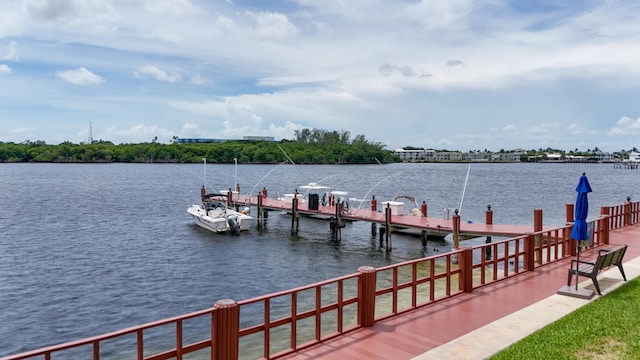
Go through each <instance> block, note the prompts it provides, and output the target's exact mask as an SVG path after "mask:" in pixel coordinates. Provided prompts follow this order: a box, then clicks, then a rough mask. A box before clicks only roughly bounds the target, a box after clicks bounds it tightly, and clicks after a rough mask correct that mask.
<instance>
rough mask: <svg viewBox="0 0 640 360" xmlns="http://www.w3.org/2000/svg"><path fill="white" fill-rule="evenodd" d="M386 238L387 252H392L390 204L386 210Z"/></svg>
mask: <svg viewBox="0 0 640 360" xmlns="http://www.w3.org/2000/svg"><path fill="white" fill-rule="evenodd" d="M384 224H385V228H386V231H385V237H386V240H387V252H389V251H391V208H390V207H389V204H387V207H386V208H385V209H384Z"/></svg>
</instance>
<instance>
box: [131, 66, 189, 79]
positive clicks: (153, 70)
mask: <svg viewBox="0 0 640 360" xmlns="http://www.w3.org/2000/svg"><path fill="white" fill-rule="evenodd" d="M133 74H134V75H135V77H137V78H139V79H145V78H148V77H151V78H153V79H156V80H158V81H165V82H169V83H175V82H178V81H180V80H182V76H180V74H178V73H175V72H166V71H164V70H161V69H159V68H158V67H157V66H154V65H147V66H144V67H142V68H140V69H139V70H137V71H134V73H133Z"/></svg>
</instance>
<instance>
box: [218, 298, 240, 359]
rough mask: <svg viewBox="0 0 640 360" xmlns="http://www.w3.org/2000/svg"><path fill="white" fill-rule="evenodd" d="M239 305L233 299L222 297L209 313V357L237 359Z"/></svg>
mask: <svg viewBox="0 0 640 360" xmlns="http://www.w3.org/2000/svg"><path fill="white" fill-rule="evenodd" d="M239 332H240V307H239V306H238V303H236V302H235V300H232V299H222V300H218V301H217V302H216V303H215V305H213V312H212V313H211V359H216V360H235V359H238V344H239V339H240V337H239V335H238V334H239Z"/></svg>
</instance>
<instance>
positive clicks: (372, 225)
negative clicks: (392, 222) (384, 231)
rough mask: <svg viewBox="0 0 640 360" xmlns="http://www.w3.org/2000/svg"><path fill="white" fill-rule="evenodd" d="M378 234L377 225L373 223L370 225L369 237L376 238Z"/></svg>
mask: <svg viewBox="0 0 640 360" xmlns="http://www.w3.org/2000/svg"><path fill="white" fill-rule="evenodd" d="M377 233H378V225H377V224H376V223H374V222H372V223H371V236H374V237H375V236H376V234H377Z"/></svg>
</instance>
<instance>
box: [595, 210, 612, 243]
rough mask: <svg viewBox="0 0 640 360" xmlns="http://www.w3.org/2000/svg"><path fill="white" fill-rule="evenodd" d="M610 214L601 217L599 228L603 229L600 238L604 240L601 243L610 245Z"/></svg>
mask: <svg viewBox="0 0 640 360" xmlns="http://www.w3.org/2000/svg"><path fill="white" fill-rule="evenodd" d="M609 218H610V217H609V216H608V215H604V216H601V217H600V221H601V222H600V224H599V226H598V227H599V228H601V229H602V233H601V234H600V235H601V238H600V240H602V243H600V244H599V245H609V233H610V231H611V228H610V227H609Z"/></svg>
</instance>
